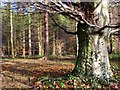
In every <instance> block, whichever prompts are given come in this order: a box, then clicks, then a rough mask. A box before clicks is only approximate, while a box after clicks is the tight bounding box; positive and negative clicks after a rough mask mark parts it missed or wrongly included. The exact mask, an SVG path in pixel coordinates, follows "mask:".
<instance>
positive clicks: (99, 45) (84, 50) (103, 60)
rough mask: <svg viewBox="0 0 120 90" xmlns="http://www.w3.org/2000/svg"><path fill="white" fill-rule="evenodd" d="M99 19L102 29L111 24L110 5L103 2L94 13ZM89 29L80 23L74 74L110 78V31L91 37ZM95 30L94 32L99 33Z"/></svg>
mask: <svg viewBox="0 0 120 90" xmlns="http://www.w3.org/2000/svg"><path fill="white" fill-rule="evenodd" d="M94 14H95V16H98V15H100V16H98V18H97V24H98V25H99V26H100V27H102V26H104V25H107V24H108V23H109V14H108V4H107V2H105V1H102V2H101V4H100V6H98V8H97V9H96V10H95V12H94ZM88 29H89V27H88V26H87V25H86V24H81V23H80V22H78V25H77V36H78V43H79V50H78V57H77V61H76V65H75V68H74V70H73V73H74V74H76V75H78V74H81V73H82V74H83V75H87V76H89V75H92V76H93V75H94V76H95V77H98V78H106V79H108V78H110V77H111V76H112V71H111V69H110V63H109V58H108V50H107V37H108V33H109V30H108V29H105V30H104V31H103V32H101V33H99V34H94V35H89V33H88V31H89V30H88ZM97 29H98V28H94V30H93V31H97Z"/></svg>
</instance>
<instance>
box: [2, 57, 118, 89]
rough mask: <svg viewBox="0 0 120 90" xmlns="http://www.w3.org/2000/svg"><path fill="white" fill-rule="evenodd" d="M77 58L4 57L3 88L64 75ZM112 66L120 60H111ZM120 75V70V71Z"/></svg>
mask: <svg viewBox="0 0 120 90" xmlns="http://www.w3.org/2000/svg"><path fill="white" fill-rule="evenodd" d="M74 63H75V58H60V59H58V58H56V59H51V60H48V61H44V60H43V59H42V58H41V59H3V60H2V62H1V65H2V69H1V74H0V76H1V77H2V88H30V87H31V86H32V85H35V83H36V82H37V81H38V78H40V77H48V78H54V77H57V78H58V77H62V76H64V75H66V74H67V73H70V72H71V71H72V70H73V68H74ZM111 64H112V66H118V65H120V62H119V63H118V62H115V61H114V62H111ZM119 75H120V72H119Z"/></svg>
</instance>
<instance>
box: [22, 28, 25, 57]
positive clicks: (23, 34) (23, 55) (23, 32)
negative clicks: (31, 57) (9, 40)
mask: <svg viewBox="0 0 120 90" xmlns="http://www.w3.org/2000/svg"><path fill="white" fill-rule="evenodd" d="M22 36H23V38H22V43H23V44H22V45H23V49H22V52H23V53H22V57H24V58H25V30H24V28H23V31H22Z"/></svg>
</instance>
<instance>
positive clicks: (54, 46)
mask: <svg viewBox="0 0 120 90" xmlns="http://www.w3.org/2000/svg"><path fill="white" fill-rule="evenodd" d="M55 52H56V45H55V31H53V53H52V55H56V53H55Z"/></svg>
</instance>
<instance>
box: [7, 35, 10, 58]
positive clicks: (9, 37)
mask: <svg viewBox="0 0 120 90" xmlns="http://www.w3.org/2000/svg"><path fill="white" fill-rule="evenodd" d="M7 52H8V57H10V35H9V33H8V51H7Z"/></svg>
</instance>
